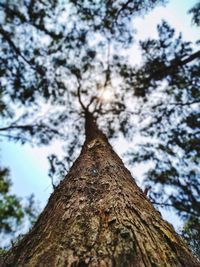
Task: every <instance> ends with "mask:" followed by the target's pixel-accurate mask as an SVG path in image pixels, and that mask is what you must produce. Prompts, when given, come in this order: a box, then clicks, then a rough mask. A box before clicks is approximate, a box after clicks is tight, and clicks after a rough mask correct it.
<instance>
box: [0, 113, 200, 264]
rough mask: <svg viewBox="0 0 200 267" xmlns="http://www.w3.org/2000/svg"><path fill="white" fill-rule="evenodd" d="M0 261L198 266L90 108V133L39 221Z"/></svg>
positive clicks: (17, 262) (88, 118) (88, 127)
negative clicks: (124, 161) (119, 155)
mask: <svg viewBox="0 0 200 267" xmlns="http://www.w3.org/2000/svg"><path fill="white" fill-rule="evenodd" d="M0 266H12V267H14V266H23V267H24V266H37V267H42V266H45V267H46V266H50V267H54V266H56V267H61V266H63V267H64V266H66V267H86V266H88V267H106V266H108V267H111V266H113V267H131V266H134V267H149V266H151V267H156V266H157V267H158V266H160V267H173V266H174V267H175V266H176V267H179V266H180V267H183V266H185V267H195V266H200V264H199V263H197V262H196V260H195V259H194V258H193V256H192V255H191V253H190V251H189V250H188V248H187V247H186V245H185V243H184V242H183V241H182V240H181V238H180V237H179V236H178V235H177V234H176V233H175V231H174V230H173V228H172V226H171V225H170V224H169V223H167V222H165V221H164V220H163V219H162V218H161V215H160V213H159V212H158V211H156V210H155V208H154V207H153V205H152V204H151V203H150V201H149V200H148V198H147V197H146V196H145V194H144V193H143V192H142V190H141V189H140V188H139V187H138V186H137V185H136V183H135V182H134V179H133V178H132V176H131V174H130V172H129V171H128V170H127V169H126V168H125V166H124V164H123V162H122V160H121V159H120V158H119V157H118V155H117V154H116V153H115V152H114V151H113V149H112V147H111V145H110V144H109V143H108V141H107V138H106V136H105V135H104V134H103V133H102V132H101V131H100V130H99V129H98V127H97V125H96V122H95V120H94V118H93V117H92V115H91V114H87V115H86V141H85V143H84V145H83V148H82V151H81V154H80V156H79V157H78V159H77V160H76V161H75V163H74V164H73V166H72V168H71V169H70V171H69V173H68V175H67V176H66V177H65V179H64V180H63V181H62V182H61V183H60V184H59V186H58V187H57V188H56V190H55V191H54V193H53V194H52V195H51V197H50V199H49V201H48V204H47V206H46V208H45V209H44V211H43V212H42V214H41V215H40V217H39V219H38V221H37V222H36V224H35V226H34V227H33V229H32V230H31V231H30V232H29V233H28V234H27V235H26V236H25V237H24V238H23V239H22V240H21V241H20V242H19V244H17V245H16V246H14V247H13V248H12V249H11V250H10V251H9V252H8V253H7V254H6V255H5V256H4V258H3V259H2V262H1V263H0Z"/></svg>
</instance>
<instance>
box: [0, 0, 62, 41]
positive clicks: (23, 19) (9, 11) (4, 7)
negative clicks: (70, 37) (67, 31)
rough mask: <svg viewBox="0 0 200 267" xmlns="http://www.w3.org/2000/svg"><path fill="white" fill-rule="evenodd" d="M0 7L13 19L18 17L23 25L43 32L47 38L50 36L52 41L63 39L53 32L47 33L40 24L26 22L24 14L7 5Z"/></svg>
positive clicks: (1, 4) (60, 35) (0, 5)
mask: <svg viewBox="0 0 200 267" xmlns="http://www.w3.org/2000/svg"><path fill="white" fill-rule="evenodd" d="M0 7H2V8H3V9H4V10H5V11H6V12H7V13H8V14H10V15H12V16H15V17H18V18H19V19H20V20H21V22H23V23H28V24H30V25H32V26H34V27H35V28H36V29H38V30H40V31H42V32H44V33H45V34H47V35H49V36H50V37H51V38H53V39H55V38H56V39H57V38H62V37H63V36H62V34H56V33H54V32H50V31H48V30H47V29H46V28H45V27H44V25H42V24H36V23H35V22H34V21H30V20H28V19H27V18H26V17H25V16H24V14H22V13H21V12H19V10H14V9H12V8H10V7H8V5H5V4H3V3H0ZM29 15H30V14H29Z"/></svg>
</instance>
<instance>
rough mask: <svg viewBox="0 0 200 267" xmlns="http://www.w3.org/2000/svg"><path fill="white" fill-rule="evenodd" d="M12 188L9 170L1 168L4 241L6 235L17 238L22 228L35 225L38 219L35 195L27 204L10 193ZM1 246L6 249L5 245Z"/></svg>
mask: <svg viewBox="0 0 200 267" xmlns="http://www.w3.org/2000/svg"><path fill="white" fill-rule="evenodd" d="M11 186H12V183H11V180H10V179H9V170H8V169H6V168H0V234H1V237H2V239H3V237H5V236H6V235H7V236H8V235H11V236H12V238H16V232H17V231H19V230H20V227H22V226H23V227H25V228H27V226H28V224H29V226H31V225H33V223H35V221H36V218H37V217H38V210H37V208H36V204H35V200H34V195H31V196H29V197H28V199H27V203H22V200H21V199H20V198H19V197H17V196H16V195H14V194H12V193H11V192H10V191H11ZM18 234H19V232H18ZM4 245H5V244H4ZM1 246H2V247H4V246H3V244H1ZM2 250H3V248H2Z"/></svg>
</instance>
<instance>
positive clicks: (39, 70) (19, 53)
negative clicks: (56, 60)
mask: <svg viewBox="0 0 200 267" xmlns="http://www.w3.org/2000/svg"><path fill="white" fill-rule="evenodd" d="M0 34H1V35H2V36H3V38H4V39H5V40H6V41H7V43H8V44H9V45H10V46H11V47H12V49H13V50H14V52H15V53H16V54H17V55H18V56H20V57H21V58H22V59H23V60H24V61H25V62H26V63H27V64H29V65H30V66H31V68H32V69H34V70H35V71H37V72H38V73H39V74H40V75H44V70H43V68H42V67H40V66H35V65H33V63H32V62H31V61H30V60H28V59H27V58H26V57H25V56H24V55H23V54H22V53H21V51H20V50H19V48H18V47H17V46H16V45H15V44H14V42H13V41H12V40H11V38H10V36H9V33H8V32H6V31H5V30H4V29H3V28H2V27H1V26H0Z"/></svg>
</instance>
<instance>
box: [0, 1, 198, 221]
mask: <svg viewBox="0 0 200 267" xmlns="http://www.w3.org/2000/svg"><path fill="white" fill-rule="evenodd" d="M167 2H168V1H164V0H162V1H161V0H143V1H137V0H135V1H130V0H127V1H124V0H118V1H109V0H103V1H92V0H87V1H86V0H73V1H72V0H71V1H70V0H68V1H62V0H57V1H45V0H39V1H33V0H23V1H19V0H15V1H1V3H0V18H1V19H0V46H1V52H0V116H1V118H2V119H1V125H0V136H1V138H7V139H8V140H10V141H15V142H20V143H22V144H25V143H34V144H37V145H48V144H50V143H51V142H53V140H60V141H61V142H62V143H63V144H64V151H65V156H64V158H62V159H60V158H59V155H55V154H52V155H50V156H49V162H50V171H49V175H50V177H51V179H52V181H53V180H55V179H57V178H58V177H59V178H62V177H64V175H65V174H66V171H67V170H68V169H69V166H70V164H71V163H72V162H73V161H74V159H75V156H76V155H77V151H78V149H80V147H81V145H82V143H83V140H84V130H83V129H84V109H85V108H87V109H89V110H90V112H92V113H93V114H94V116H95V117H96V118H97V120H98V123H99V126H100V128H101V129H103V131H104V132H105V133H106V134H107V136H108V137H109V138H110V140H112V138H115V139H117V138H121V137H122V136H123V137H124V138H125V139H126V140H127V141H128V142H129V143H130V149H129V150H128V151H127V153H126V160H127V161H128V162H129V164H131V165H132V166H135V165H137V164H138V163H142V162H145V163H146V164H149V163H150V165H151V166H152V167H150V168H149V169H148V171H147V172H146V174H145V177H144V184H145V186H146V188H150V190H149V192H148V196H149V198H150V199H151V201H152V203H153V204H155V205H157V207H158V206H163V207H168V208H173V209H174V210H175V211H176V212H177V214H178V215H179V216H181V217H182V218H183V219H184V220H185V221H192V222H193V221H195V222H196V221H198V219H197V218H199V217H200V199H199V196H200V179H199V155H200V154H199V151H200V141H199V140H200V139H199V137H200V132H199V126H200V120H199V118H200V116H199V115H200V114H199V110H200V109H199V103H200V60H199V59H200V49H199V42H196V43H192V42H191V41H190V42H189V41H187V40H186V41H185V40H184V39H183V37H182V34H181V33H178V32H176V31H175V29H173V28H172V26H170V22H167V21H161V22H158V23H159V24H158V26H157V38H148V39H146V40H141V41H140V42H139V43H138V44H137V45H138V46H139V49H140V50H139V51H140V54H141V59H142V60H141V62H139V63H135V62H133V60H132V57H131V56H130V55H131V54H133V53H138V51H136V52H134V50H133V45H135V42H136V40H135V31H136V29H135V27H134V19H135V18H136V17H139V16H145V14H147V13H148V12H150V11H151V10H152V9H153V8H154V7H156V6H158V5H166V4H167ZM189 12H190V14H191V15H192V22H193V23H194V24H195V25H196V26H199V24H200V23H199V21H200V3H199V1H197V3H196V4H195V5H194V6H193V7H191V9H190V11H189ZM137 30H142V29H137ZM44 110H47V111H46V112H42V111H44ZM138 135H139V136H140V139H138V138H137V137H138ZM2 140H3V139H2ZM135 140H137V142H136V143H134V146H131V143H132V142H135ZM198 223H199V221H198Z"/></svg>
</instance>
